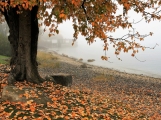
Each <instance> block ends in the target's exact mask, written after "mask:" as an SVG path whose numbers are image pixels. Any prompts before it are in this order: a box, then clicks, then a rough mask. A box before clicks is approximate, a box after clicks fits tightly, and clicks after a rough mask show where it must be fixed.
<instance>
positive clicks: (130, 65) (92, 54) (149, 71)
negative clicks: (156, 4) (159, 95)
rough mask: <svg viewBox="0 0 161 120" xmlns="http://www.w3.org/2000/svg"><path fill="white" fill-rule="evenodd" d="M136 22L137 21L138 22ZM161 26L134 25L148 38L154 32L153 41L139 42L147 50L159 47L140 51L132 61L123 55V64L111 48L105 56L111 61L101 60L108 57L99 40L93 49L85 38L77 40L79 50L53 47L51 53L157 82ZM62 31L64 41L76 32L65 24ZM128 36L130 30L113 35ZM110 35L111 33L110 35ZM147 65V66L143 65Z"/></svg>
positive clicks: (70, 24) (141, 23)
mask: <svg viewBox="0 0 161 120" xmlns="http://www.w3.org/2000/svg"><path fill="white" fill-rule="evenodd" d="M135 19H137V17H136V18H135ZM137 20H140V18H138V19H137ZM137 20H136V21H137ZM160 26H161V22H151V23H150V24H148V23H145V22H144V21H143V22H139V23H138V24H136V25H134V28H135V30H136V31H138V32H139V33H140V34H143V35H145V34H148V33H149V32H153V33H154V34H153V35H152V36H150V37H147V38H146V39H145V40H144V41H143V42H140V41H138V42H139V43H141V45H143V46H146V47H151V48H153V47H154V46H155V45H156V44H158V45H157V46H156V47H155V49H145V51H142V50H139V53H137V54H136V57H137V59H138V60H137V59H136V58H135V57H132V56H131V53H132V51H131V52H130V51H129V53H126V54H125V53H121V54H120V55H119V57H120V58H121V59H122V61H120V60H118V58H117V57H116V55H115V54H114V49H113V47H112V46H111V47H109V50H108V51H107V52H106V55H107V56H108V57H110V58H109V61H103V60H102V59H101V56H102V55H105V52H104V51H103V47H102V46H103V42H102V41H100V40H97V41H96V42H95V43H93V44H92V45H88V44H87V42H86V40H85V38H84V37H82V36H79V37H78V40H77V42H78V46H77V47H72V45H71V46H68V47H63V46H62V47H61V48H57V47H53V48H50V50H53V51H56V52H58V53H59V54H62V53H63V54H66V55H68V56H69V57H74V58H77V59H80V58H82V59H83V62H85V63H88V64H92V65H96V66H101V67H105V68H111V69H115V70H119V71H122V72H127V73H134V74H142V75H147V76H152V77H156V78H161V34H160ZM59 30H60V33H61V35H63V38H70V39H72V38H73V29H72V23H71V22H70V21H68V22H66V23H63V24H62V25H60V26H59ZM126 33H128V30H122V29H118V30H117V31H116V32H115V33H112V36H114V37H122V36H123V35H125V34H126ZM107 34H108V33H107ZM88 59H95V61H94V62H92V63H89V62H87V60H88ZM140 61H144V62H140Z"/></svg>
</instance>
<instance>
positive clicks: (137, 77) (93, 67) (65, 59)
mask: <svg viewBox="0 0 161 120" xmlns="http://www.w3.org/2000/svg"><path fill="white" fill-rule="evenodd" d="M40 51H44V50H40ZM44 52H47V53H50V54H52V55H53V56H56V57H58V59H59V61H60V62H65V63H68V64H72V65H75V66H81V65H82V64H86V65H87V67H88V68H89V69H90V70H92V71H94V72H97V73H100V74H107V75H112V76H114V77H116V78H125V79H135V80H139V81H144V82H150V83H161V78H155V77H151V76H146V75H143V74H135V73H127V72H122V71H119V70H115V69H111V68H104V67H101V66H96V65H91V64H88V63H85V62H81V61H79V60H78V59H76V58H73V57H69V56H68V55H64V54H62V55H61V54H59V53H57V52H56V51H50V50H47V51H46V50H45V51H44Z"/></svg>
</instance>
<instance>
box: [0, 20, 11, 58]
mask: <svg viewBox="0 0 161 120" xmlns="http://www.w3.org/2000/svg"><path fill="white" fill-rule="evenodd" d="M8 30H9V29H8V26H7V24H6V23H2V24H0V55H4V56H11V48H10V43H9V41H8V35H9V34H8V33H9V32H8Z"/></svg>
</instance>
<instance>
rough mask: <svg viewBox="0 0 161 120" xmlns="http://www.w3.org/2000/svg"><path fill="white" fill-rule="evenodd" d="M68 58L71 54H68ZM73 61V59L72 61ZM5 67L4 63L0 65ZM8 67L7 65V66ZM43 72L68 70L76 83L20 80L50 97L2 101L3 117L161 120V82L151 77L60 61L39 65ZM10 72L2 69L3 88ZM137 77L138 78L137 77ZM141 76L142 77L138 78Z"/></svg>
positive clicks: (79, 119) (49, 119)
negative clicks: (50, 65)
mask: <svg viewBox="0 0 161 120" xmlns="http://www.w3.org/2000/svg"><path fill="white" fill-rule="evenodd" d="M65 59H66V61H67V59H68V58H65ZM72 63H73V62H72ZM0 68H1V69H2V68H4V67H3V65H1V67H0ZM5 69H6V68H5ZM39 72H40V74H41V75H42V77H43V76H45V75H51V74H52V73H60V72H63V73H68V74H72V76H73V85H72V86H71V87H70V88H69V87H62V86H60V85H54V84H51V83H48V82H45V83H43V84H41V85H39V86H38V85H32V84H27V83H17V84H16V86H17V87H18V88H20V89H21V88H22V87H24V86H32V87H37V88H43V89H42V92H43V93H45V94H46V96H48V97H49V98H51V100H52V102H48V103H47V104H46V105H43V104H36V103H35V102H34V101H33V100H29V101H28V102H26V103H20V102H10V101H1V105H0V119H2V120H3V119H6V120H7V119H14V120H17V119H19V120H21V119H26V120H30V119H31V120H45V119H46V120H55V119H60V120H72V119H73V120H75V119H77V120H89V119H91V120H94V119H95V120H99V119H100V120H112V119H113V120H119V119H120V120H121V119H123V120H139V119H140V120H143V119H145V120H146V119H151V120H160V119H161V82H159V81H160V79H154V78H150V77H148V81H146V80H143V78H142V77H138V76H136V77H133V78H130V77H126V76H121V75H120V76H119V75H111V74H105V73H101V72H98V70H93V68H91V66H90V67H89V66H88V65H87V67H86V68H81V66H80V64H71V63H68V62H62V61H59V67H56V68H52V69H50V68H48V69H46V68H40V69H39ZM7 77H8V73H6V72H3V70H1V73H0V80H1V90H2V89H3V87H4V86H5V85H6V80H7ZM135 78H136V79H135ZM138 78H139V79H138Z"/></svg>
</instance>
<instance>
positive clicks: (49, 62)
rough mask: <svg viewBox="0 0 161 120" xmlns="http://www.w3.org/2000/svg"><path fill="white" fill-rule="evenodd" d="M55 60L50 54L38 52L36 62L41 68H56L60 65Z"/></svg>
mask: <svg viewBox="0 0 161 120" xmlns="http://www.w3.org/2000/svg"><path fill="white" fill-rule="evenodd" d="M57 60H58V58H57V57H55V56H53V55H52V54H51V53H45V52H42V51H38V54H37V61H38V63H39V67H41V68H57V67H59V66H60V63H59V62H58V61H57Z"/></svg>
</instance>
